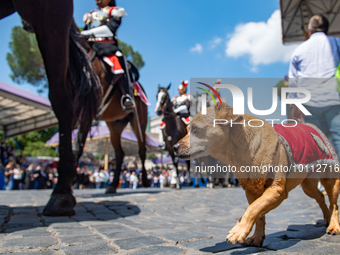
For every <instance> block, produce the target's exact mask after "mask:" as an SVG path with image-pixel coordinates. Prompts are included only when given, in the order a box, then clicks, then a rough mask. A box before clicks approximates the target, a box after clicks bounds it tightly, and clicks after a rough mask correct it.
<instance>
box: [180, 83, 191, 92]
mask: <svg viewBox="0 0 340 255" xmlns="http://www.w3.org/2000/svg"><path fill="white" fill-rule="evenodd" d="M188 85H189V81H181V84H179V86H178V89H184V91H185V92H187V87H188Z"/></svg>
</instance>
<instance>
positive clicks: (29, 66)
mask: <svg viewBox="0 0 340 255" xmlns="http://www.w3.org/2000/svg"><path fill="white" fill-rule="evenodd" d="M9 48H10V52H9V53H7V62H8V65H9V66H10V68H11V70H12V74H11V75H10V76H11V78H12V80H13V81H14V82H16V83H18V84H22V83H29V84H31V85H33V86H35V87H38V91H41V90H42V89H45V88H47V86H48V83H47V77H46V73H45V66H44V62H43V60H42V57H41V54H40V51H39V47H38V43H37V40H36V38H35V34H32V33H29V32H27V31H25V30H24V29H23V28H22V27H20V26H16V27H13V29H12V34H11V41H10V43H9ZM119 48H120V49H121V50H122V52H123V54H124V56H126V58H127V60H129V61H131V62H132V63H133V64H134V65H135V66H136V67H137V68H138V69H141V68H142V67H143V66H144V65H145V63H144V61H143V58H142V56H141V55H140V53H139V52H138V51H134V50H133V48H132V46H131V45H128V44H126V43H124V42H122V41H119Z"/></svg>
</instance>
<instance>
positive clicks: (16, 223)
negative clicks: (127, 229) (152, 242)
mask: <svg viewBox="0 0 340 255" xmlns="http://www.w3.org/2000/svg"><path fill="white" fill-rule="evenodd" d="M43 208H44V207H43V206H39V207H34V206H25V207H8V206H0V217H1V218H3V220H4V222H3V223H2V225H1V232H2V233H12V232H15V231H20V230H25V229H31V228H38V227H47V226H50V225H52V224H54V225H55V224H59V223H65V224H70V223H72V222H74V223H77V222H78V223H81V222H85V221H90V222H92V223H93V222H95V221H98V223H100V222H103V223H104V222H106V223H107V222H108V221H112V223H114V222H115V221H116V220H118V219H120V218H126V217H130V216H134V215H138V214H139V213H140V209H139V207H138V206H136V205H135V204H132V203H130V202H128V201H100V202H96V203H94V202H80V203H78V204H77V205H76V206H75V211H76V215H74V216H71V217H67V216H62V217H49V216H43V215H42V214H41V213H42V210H43ZM70 226H71V225H70Z"/></svg>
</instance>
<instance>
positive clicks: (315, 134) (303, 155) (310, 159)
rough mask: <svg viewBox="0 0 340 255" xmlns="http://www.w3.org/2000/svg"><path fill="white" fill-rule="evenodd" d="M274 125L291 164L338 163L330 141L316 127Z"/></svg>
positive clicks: (306, 125) (307, 125)
mask: <svg viewBox="0 0 340 255" xmlns="http://www.w3.org/2000/svg"><path fill="white" fill-rule="evenodd" d="M294 125H295V124H285V126H288V127H285V126H283V125H274V129H275V131H276V134H277V135H278V137H279V140H280V142H281V143H282V144H283V145H284V147H285V149H286V152H287V155H288V158H289V161H290V163H291V164H293V165H296V164H301V165H308V166H309V165H310V166H312V165H316V164H331V165H334V164H338V163H339V162H338V158H337V156H336V153H335V151H334V149H333V147H332V146H331V144H330V142H329V141H328V139H327V138H326V136H325V134H324V133H322V132H321V131H320V130H319V129H318V128H317V127H315V126H312V125H309V124H297V125H296V126H294Z"/></svg>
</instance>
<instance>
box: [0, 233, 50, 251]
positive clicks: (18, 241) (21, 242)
mask: <svg viewBox="0 0 340 255" xmlns="http://www.w3.org/2000/svg"><path fill="white" fill-rule="evenodd" d="M53 244H56V240H55V239H54V238H53V237H44V236H41V237H23V238H12V239H7V240H5V242H4V243H3V244H2V245H1V247H4V248H14V247H15V248H21V249H24V248H25V249H34V248H44V247H48V246H51V245H53Z"/></svg>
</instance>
